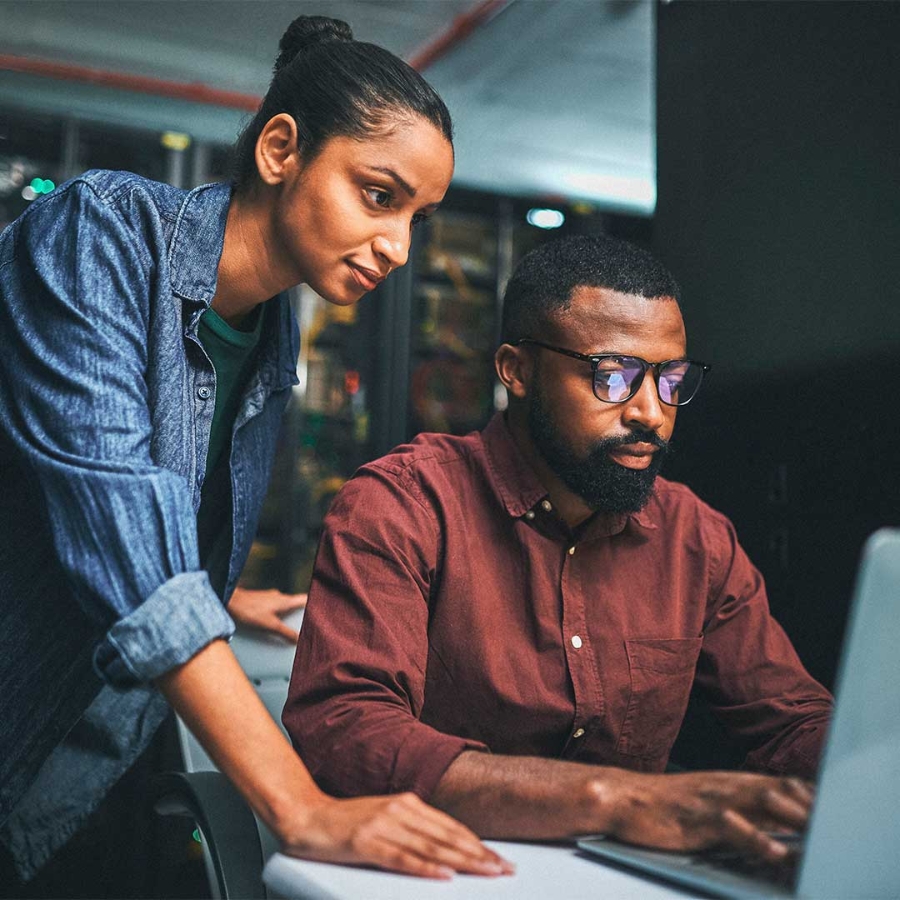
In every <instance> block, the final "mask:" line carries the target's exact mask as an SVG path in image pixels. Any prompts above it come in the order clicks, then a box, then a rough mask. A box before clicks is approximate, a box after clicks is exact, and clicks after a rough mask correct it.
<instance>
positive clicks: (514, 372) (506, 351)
mask: <svg viewBox="0 0 900 900" xmlns="http://www.w3.org/2000/svg"><path fill="white" fill-rule="evenodd" d="M494 368H495V369H496V370H497V377H498V378H499V379H500V382H501V383H502V385H503V386H504V387H505V388H506V390H507V391H509V395H510V397H515V398H516V399H517V400H524V399H525V397H526V396H527V394H528V388H529V385H530V384H531V373H532V371H533V361H532V356H531V354H530V353H529V352H528V351H527V350H526V349H524V348H522V347H514V346H513V345H512V344H501V345H500V346H499V347H498V348H497V352H496V353H495V354H494Z"/></svg>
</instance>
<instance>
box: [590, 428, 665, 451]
mask: <svg viewBox="0 0 900 900" xmlns="http://www.w3.org/2000/svg"><path fill="white" fill-rule="evenodd" d="M627 444H652V445H653V446H654V447H658V448H659V449H660V450H662V451H663V453H665V452H667V451H668V449H669V441H667V440H665V439H664V438H661V437H660V436H659V435H658V434H657V433H656V432H655V431H641V430H640V429H636V430H634V431H630V432H629V433H628V434H621V435H617V436H616V437H610V438H604V439H603V440H602V441H597V443H596V445H595V447H596V449H597V450H603V451H608V450H613V449H615V448H616V447H624V446H626V445H627Z"/></svg>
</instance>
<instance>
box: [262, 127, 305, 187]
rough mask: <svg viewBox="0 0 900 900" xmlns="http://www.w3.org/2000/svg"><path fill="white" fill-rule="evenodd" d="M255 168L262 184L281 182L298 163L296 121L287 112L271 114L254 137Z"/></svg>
mask: <svg viewBox="0 0 900 900" xmlns="http://www.w3.org/2000/svg"><path fill="white" fill-rule="evenodd" d="M255 157H256V168H257V170H258V171H259V177H260V179H261V180H262V182H263V183H264V184H269V185H275V184H281V183H282V182H283V181H284V180H285V178H286V176H287V174H288V173H289V172H290V171H291V170H293V169H295V168H296V167H297V166H298V165H299V164H300V158H299V156H298V154H297V123H296V122H295V121H294V117H293V116H290V115H288V114H287V113H279V114H278V115H277V116H272V118H271V119H269V121H268V122H266V124H265V125H264V126H263V130H262V131H261V132H260V133H259V137H258V138H257V139H256V153H255Z"/></svg>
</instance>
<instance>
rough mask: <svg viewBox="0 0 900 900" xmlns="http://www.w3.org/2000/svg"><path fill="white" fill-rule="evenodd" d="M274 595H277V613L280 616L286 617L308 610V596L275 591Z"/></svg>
mask: <svg viewBox="0 0 900 900" xmlns="http://www.w3.org/2000/svg"><path fill="white" fill-rule="evenodd" d="M274 593H275V594H277V597H276V602H277V610H276V611H277V612H278V614H279V615H282V616H286V615H287V614H288V613H292V612H296V611H297V610H298V609H305V608H306V600H307V597H308V595H307V594H282V593H281V591H275V592H274Z"/></svg>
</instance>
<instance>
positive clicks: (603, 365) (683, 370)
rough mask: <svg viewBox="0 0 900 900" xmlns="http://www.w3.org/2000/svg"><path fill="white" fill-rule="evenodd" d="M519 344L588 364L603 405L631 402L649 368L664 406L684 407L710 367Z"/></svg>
mask: <svg viewBox="0 0 900 900" xmlns="http://www.w3.org/2000/svg"><path fill="white" fill-rule="evenodd" d="M520 344H534V345H535V346H536V347H543V348H544V349H545V350H552V351H553V352H554V353H561V354H562V355H563V356H571V357H572V358H573V359H582V360H584V361H585V362H589V363H590V364H591V371H592V372H593V374H594V383H593V388H594V396H595V397H596V398H597V399H598V400H602V401H603V402H604V403H624V402H625V401H626V400H630V399H631V398H632V397H633V396H634V395H635V394H636V393H637V392H638V391H639V390H640V387H641V384H642V383H643V381H644V375H646V374H647V370H648V369H652V370H653V375H654V377H655V378H656V390H657V393H658V394H659V399H660V400H661V401H662V402H663V403H665V404H666V406H685V405H686V404H688V403H690V402H691V400H693V399H694V396H695V395H696V393H697V391H698V390H699V388H700V382H702V381H703V376H704V375H705V374H706V373H707V372H708V371H709V370H710V369H711V368H712V366H707V365H706V364H705V363H702V362H697V360H694V359H667V360H664V361H663V362H658V363H650V362H647V360H646V359H641V358H640V357H639V356H622V355H621V354H619V353H602V354H598V355H594V354H588V353H576V352H575V351H574V350H564V349H563V348H562V347H554V346H553V345H552V344H545V343H544V342H543V341H535V340H532V339H531V338H522V339H521V340H518V341H516V342H515V346H517V347H518V346H519V345H520Z"/></svg>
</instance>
